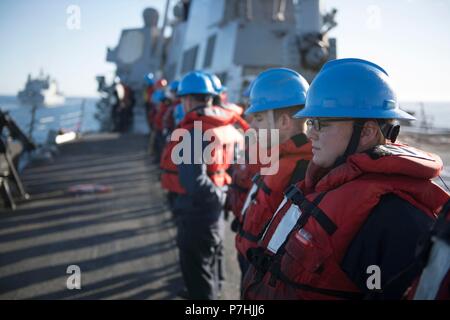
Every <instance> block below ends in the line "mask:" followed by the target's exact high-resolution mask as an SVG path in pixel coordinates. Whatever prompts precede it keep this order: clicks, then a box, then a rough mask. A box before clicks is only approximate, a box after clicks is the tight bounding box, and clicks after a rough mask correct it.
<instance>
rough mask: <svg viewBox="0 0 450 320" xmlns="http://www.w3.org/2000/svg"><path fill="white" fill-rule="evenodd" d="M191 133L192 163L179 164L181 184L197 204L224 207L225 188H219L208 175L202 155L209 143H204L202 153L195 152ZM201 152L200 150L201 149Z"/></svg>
mask: <svg viewBox="0 0 450 320" xmlns="http://www.w3.org/2000/svg"><path fill="white" fill-rule="evenodd" d="M190 133H191V157H190V158H191V159H190V160H191V161H190V163H189V164H179V165H178V166H177V167H178V174H179V179H180V183H181V185H182V186H183V188H184V189H185V190H186V191H187V194H188V195H189V196H190V197H192V198H193V199H194V202H195V203H199V204H200V203H202V202H203V203H216V204H220V205H223V202H224V199H225V191H226V190H225V188H219V187H217V186H216V185H215V184H214V183H213V181H212V180H211V179H210V178H209V176H208V174H207V167H206V164H204V163H203V161H202V154H203V150H204V149H205V147H206V146H207V145H208V143H209V142H207V141H206V142H203V143H202V147H201V152H194V151H193V150H196V149H195V148H194V143H195V141H194V139H193V137H194V134H193V130H191V131H190ZM199 151H200V148H199Z"/></svg>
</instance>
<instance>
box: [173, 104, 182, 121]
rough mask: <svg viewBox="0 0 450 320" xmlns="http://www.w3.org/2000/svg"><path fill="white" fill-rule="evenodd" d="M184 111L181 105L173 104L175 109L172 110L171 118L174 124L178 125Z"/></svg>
mask: <svg viewBox="0 0 450 320" xmlns="http://www.w3.org/2000/svg"><path fill="white" fill-rule="evenodd" d="M184 115H185V112H184V108H183V105H182V104H181V103H180V104H177V105H176V106H175V109H174V110H173V118H174V121H175V125H178V124H179V123H180V122H181V121H182V120H183V118H184Z"/></svg>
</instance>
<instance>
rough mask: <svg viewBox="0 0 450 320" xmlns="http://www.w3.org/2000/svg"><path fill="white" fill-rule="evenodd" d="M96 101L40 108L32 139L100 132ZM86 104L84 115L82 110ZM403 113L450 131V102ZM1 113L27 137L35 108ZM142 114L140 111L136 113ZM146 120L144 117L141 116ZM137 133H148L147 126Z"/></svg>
mask: <svg viewBox="0 0 450 320" xmlns="http://www.w3.org/2000/svg"><path fill="white" fill-rule="evenodd" d="M98 100H99V99H97V98H66V102H65V103H64V105H61V106H55V107H40V108H38V109H37V111H36V121H35V126H34V130H33V134H32V136H33V139H34V140H35V142H37V143H44V142H45V141H46V139H47V135H48V132H49V131H50V130H59V129H65V130H75V131H76V130H78V129H79V131H80V132H83V133H86V132H97V131H98V130H99V128H100V124H99V122H98V121H97V119H95V117H94V115H95V113H96V111H97V108H96V102H97V101H98ZM83 101H84V112H83V113H82V114H81V106H82V104H83ZM400 106H401V108H402V109H404V110H407V111H412V112H414V116H415V117H416V118H417V120H416V121H414V122H413V123H412V125H413V126H417V127H420V126H421V125H422V124H423V121H424V120H426V122H428V123H429V124H431V126H432V127H433V128H436V129H447V130H450V101H449V102H423V103H422V102H401V103H400ZM0 109H2V110H8V111H9V113H10V115H11V116H12V118H13V119H14V120H15V121H16V123H17V124H18V125H19V126H20V127H21V129H22V130H24V132H25V133H26V134H28V130H29V126H30V122H31V114H32V108H31V107H30V106H27V105H21V104H20V103H19V101H18V100H17V98H16V97H15V96H0ZM136 111H139V110H136ZM138 117H143V115H138ZM140 127H142V128H141V129H139V130H138V131H142V132H145V131H146V130H147V129H146V123H143V124H142V125H141V126H140Z"/></svg>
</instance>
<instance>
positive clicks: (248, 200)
mask: <svg viewBox="0 0 450 320" xmlns="http://www.w3.org/2000/svg"><path fill="white" fill-rule="evenodd" d="M256 192H258V186H257V185H256V183H254V184H253V185H252V187H251V189H250V191H249V192H248V194H247V198H246V199H245V202H244V206H243V207H242V210H241V216H242V217H244V216H245V212H246V211H247V209H248V207H249V206H250V203H251V202H252V201H253V199H254V198H255V195H256Z"/></svg>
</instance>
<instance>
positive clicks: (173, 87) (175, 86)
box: [169, 80, 180, 92]
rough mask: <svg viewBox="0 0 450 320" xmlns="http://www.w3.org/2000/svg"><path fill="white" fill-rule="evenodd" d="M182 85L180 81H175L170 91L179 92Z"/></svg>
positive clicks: (170, 85)
mask: <svg viewBox="0 0 450 320" xmlns="http://www.w3.org/2000/svg"><path fill="white" fill-rule="evenodd" d="M179 84H180V81H178V80H173V81H172V82H171V83H170V84H169V88H170V91H175V92H176V91H177V90H178V85H179Z"/></svg>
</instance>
